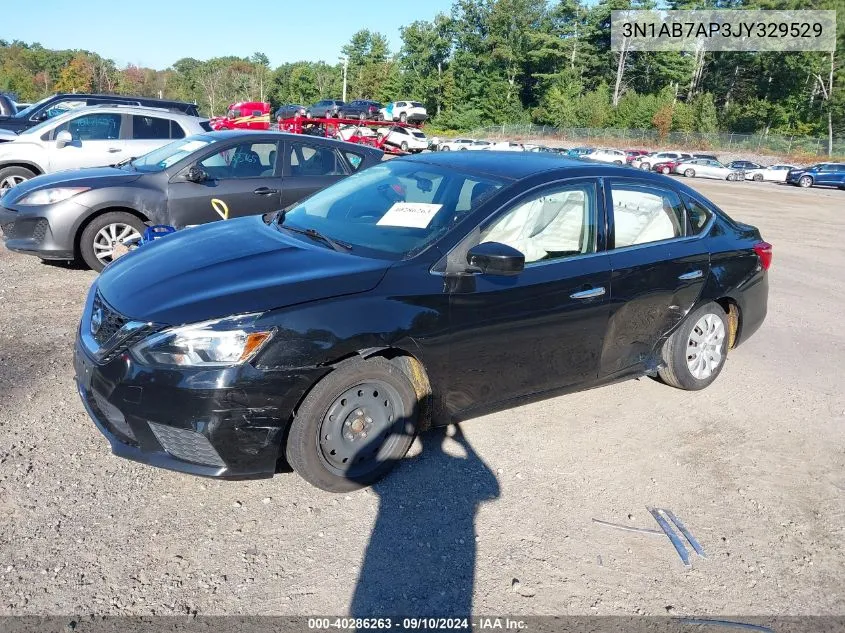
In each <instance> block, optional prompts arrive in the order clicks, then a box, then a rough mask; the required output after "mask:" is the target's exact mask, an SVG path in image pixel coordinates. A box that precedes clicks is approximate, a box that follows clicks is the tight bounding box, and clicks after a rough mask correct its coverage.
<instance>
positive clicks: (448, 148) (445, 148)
mask: <svg viewBox="0 0 845 633" xmlns="http://www.w3.org/2000/svg"><path fill="white" fill-rule="evenodd" d="M438 149H439V150H440V151H441V152H448V151H449V150H450V149H451V148H450V147H449V146H448V145H444V146H443V147H440V148H438Z"/></svg>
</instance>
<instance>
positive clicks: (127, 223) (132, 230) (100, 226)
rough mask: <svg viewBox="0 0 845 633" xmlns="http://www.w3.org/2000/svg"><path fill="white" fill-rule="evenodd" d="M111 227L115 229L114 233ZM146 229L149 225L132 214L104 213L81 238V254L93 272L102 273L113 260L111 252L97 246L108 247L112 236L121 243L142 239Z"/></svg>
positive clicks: (92, 222)
mask: <svg viewBox="0 0 845 633" xmlns="http://www.w3.org/2000/svg"><path fill="white" fill-rule="evenodd" d="M110 227H114V231H112V229H111V228H110ZM146 228H147V225H146V224H144V223H143V222H142V221H141V220H139V219H138V218H137V217H135V216H134V215H132V214H131V213H126V212H125V211H112V212H109V213H104V214H103V215H101V216H98V217H96V218H94V219H93V220H91V222H89V223H88V226H86V227H85V229H84V230H83V231H82V235H81V236H80V238H79V254H80V255H81V256H82V259H83V261H84V262H85V263H86V264H87V265H88V267H89V268H90V269H91V270H96V271H97V272H100V271H101V270H103V268H105V267H106V264H108V263H109V262H111V259H112V258H111V254H110V252H109V251H107V250H106V249H104V248H102V246H95V244H99V245H106V244H107V243H108V241H109V238H110V237H112V236H114V237H118V238H119V241H121V242H122V241H123V240H125V239H127V238H130V237H140V236H141V235H143V234H144V230H145V229H146ZM98 253H99V257H98Z"/></svg>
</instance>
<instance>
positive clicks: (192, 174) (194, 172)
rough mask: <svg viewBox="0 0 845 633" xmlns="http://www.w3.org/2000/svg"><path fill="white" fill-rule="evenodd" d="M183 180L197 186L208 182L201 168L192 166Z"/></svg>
mask: <svg viewBox="0 0 845 633" xmlns="http://www.w3.org/2000/svg"><path fill="white" fill-rule="evenodd" d="M185 180H187V181H188V182H194V183H197V184H199V183H202V182H205V181H206V180H208V174H207V173H206V171H205V170H204V169H203V168H202V167H199V166H197V165H194V166H193V167H191V168H190V169H189V170H188V173H187V174H185Z"/></svg>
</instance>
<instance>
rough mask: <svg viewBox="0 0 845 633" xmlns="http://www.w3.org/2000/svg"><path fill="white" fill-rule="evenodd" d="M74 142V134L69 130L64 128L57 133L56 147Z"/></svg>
mask: <svg viewBox="0 0 845 633" xmlns="http://www.w3.org/2000/svg"><path fill="white" fill-rule="evenodd" d="M71 143H73V136H72V135H71V133H70V132H68V131H67V130H62V131H61V132H59V133H58V134H56V147H57V148H59V149H61V148H63V147H64V146H65V145H70V144H71Z"/></svg>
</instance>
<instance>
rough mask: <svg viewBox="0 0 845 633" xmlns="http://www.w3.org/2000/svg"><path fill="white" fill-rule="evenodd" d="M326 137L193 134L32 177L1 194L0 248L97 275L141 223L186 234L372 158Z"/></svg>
mask: <svg viewBox="0 0 845 633" xmlns="http://www.w3.org/2000/svg"><path fill="white" fill-rule="evenodd" d="M382 155H383V153H382V152H381V150H378V149H375V148H372V147H366V146H362V145H355V144H352V143H345V142H342V141H335V140H332V139H327V138H319V137H313V136H303V135H297V134H285V133H280V132H247V131H243V130H232V131H226V132H213V133H210V134H198V135H195V136H190V137H187V138H184V139H180V140H178V141H174V142H172V143H170V144H169V145H165V146H164V147H161V148H159V149H157V150H154V151H152V152H150V153H149V154H146V155H144V156H141V157H140V158H135V159H131V160H126V161H123V162H122V163H119V164H117V165H115V166H113V167H98V168H91V169H79V170H74V171H65V172H60V173H56V174H49V175H44V176H38V177H36V178H33V179H32V180H29V181H26V182H23V183H21V184H19V185H17V186H15V187H13V188H12V189H10V190H8V191H7V192H6V193H5V194H4V195H3V196H2V197H0V235H2V236H3V237H4V238H5V240H6V247H7V248H9V249H10V250H13V251H17V252H20V253H27V254H30V255H35V256H37V257H40V258H42V259H53V260H74V259H82V260H83V261H84V262H85V263H86V264H87V265H88V266H89V267H91V268H92V269H94V270H102V269H103V267H105V266H106V264H108V263H109V262H111V261H112V259H113V257H114V252H115V247H116V246H117V245H118V244H119V243H122V242H124V241H126V240H129V239H135V238H138V237H140V236H141V235H142V234H143V232H144V230H145V229H146V228H147V227H148V226H149V225H156V224H167V225H171V226H174V227H176V228H185V227H189V226H195V225H198V224H204V223H206V222H211V221H214V220H220V219H223V220H226V219H228V218H231V217H238V216H244V215H256V214H263V213H268V212H271V211H276V210H278V209H280V208H284V207H286V206H288V205H290V204H292V203H294V202H297V201H299V200H301V199H302V198H304V197H306V196H308V195H310V194H312V193H314V192H315V191H318V190H320V189H322V188H324V187H327V186H328V185H330V184H332V183H334V182H337V181H338V180H340V179H342V178H345V177H346V176H348V175H350V174H352V173H355V172H356V171H359V170H361V169H364V168H366V167H368V166H370V165H374V164H376V163H378V162H380V161H381V158H382Z"/></svg>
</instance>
